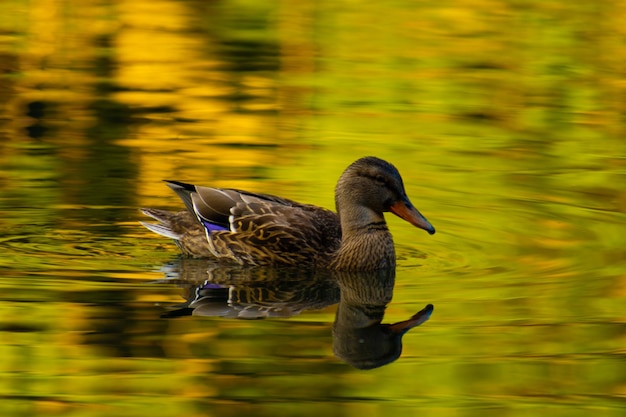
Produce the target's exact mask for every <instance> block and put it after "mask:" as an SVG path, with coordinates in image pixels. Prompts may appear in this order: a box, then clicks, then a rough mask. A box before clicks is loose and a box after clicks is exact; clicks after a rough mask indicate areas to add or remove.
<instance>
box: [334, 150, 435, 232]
mask: <svg viewBox="0 0 626 417" xmlns="http://www.w3.org/2000/svg"><path fill="white" fill-rule="evenodd" d="M335 199H336V205H337V212H338V213H339V215H340V217H341V221H342V223H343V222H344V221H345V220H348V219H346V218H345V217H346V214H348V213H349V214H348V215H349V216H350V217H352V218H355V219H357V218H359V219H362V220H363V221H369V222H371V221H372V216H373V215H378V217H380V218H381V220H382V213H384V212H392V213H393V214H395V215H396V216H398V217H400V218H402V219H404V220H406V221H407V222H409V223H411V224H412V225H413V226H416V227H419V228H420V229H424V230H426V231H427V232H428V233H429V234H431V235H432V234H433V233H435V228H434V227H433V226H432V225H431V224H430V223H429V222H428V220H426V218H425V217H424V216H422V214H421V213H420V212H419V211H418V210H417V209H416V208H415V207H414V206H413V204H412V203H411V201H410V200H409V198H408V197H407V195H406V191H405V190H404V184H403V183H402V177H401V176H400V173H399V172H398V170H397V169H396V167H394V166H393V165H391V164H390V163H389V162H386V161H383V160H382V159H380V158H376V157H373V156H368V157H365V158H361V159H359V160H357V161H355V162H354V163H352V164H351V165H350V166H349V167H348V168H346V170H345V171H344V173H343V174H342V175H341V177H340V178H339V181H338V183H337V188H336V190H335Z"/></svg>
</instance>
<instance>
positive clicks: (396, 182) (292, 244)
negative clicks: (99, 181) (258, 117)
mask: <svg viewBox="0 0 626 417" xmlns="http://www.w3.org/2000/svg"><path fill="white" fill-rule="evenodd" d="M167 183H168V186H169V187H170V188H172V189H173V190H174V191H175V192H176V193H177V194H178V195H179V196H180V197H181V199H182V200H183V202H184V203H185V206H186V207H187V211H183V212H178V213H172V212H168V211H164V210H158V209H142V212H143V213H144V214H146V215H148V216H150V217H153V218H154V219H156V220H158V221H159V222H160V223H159V224H151V223H143V222H142V224H143V225H144V226H146V227H147V228H148V229H150V230H152V231H153V232H156V233H158V234H161V235H163V236H167V237H170V238H173V239H174V240H175V241H176V243H177V245H178V246H179V247H180V248H181V250H182V252H183V254H185V255H187V256H192V257H215V258H217V259H221V260H230V261H232V262H235V263H238V264H241V265H285V266H299V267H321V268H330V269H334V270H350V271H365V270H376V269H381V268H393V267H394V266H395V251H394V245H393V240H392V238H391V234H390V233H389V230H388V228H387V224H386V223H385V219H384V217H383V212H386V211H391V212H392V213H394V214H396V215H398V216H399V217H401V218H403V219H404V220H406V221H408V222H409V223H411V224H413V225H414V226H416V227H420V228H422V229H424V230H426V231H428V232H429V233H430V234H432V233H435V229H434V228H433V227H432V226H431V225H430V223H428V221H427V220H426V219H425V218H424V217H423V216H422V215H421V214H420V213H419V212H418V211H417V210H416V209H415V208H414V207H413V205H412V204H411V202H410V201H409V199H408V197H407V196H406V193H405V191H404V185H403V183H402V178H401V177H400V174H399V173H398V170H397V169H396V168H395V167H394V166H393V165H391V164H389V163H388V162H385V161H383V160H381V159H379V158H375V157H366V158H361V159H359V160H358V161H356V162H354V163H353V164H351V165H350V166H349V167H348V168H347V169H346V170H345V171H344V173H343V174H342V175H341V177H340V178H339V181H338V183H337V187H336V190H335V202H336V206H337V214H335V213H333V212H332V211H329V210H326V209H324V208H321V207H316V206H312V205H308V204H301V203H297V202H295V201H292V200H288V199H284V198H281V197H276V196H272V195H267V194H254V193H250V192H247V191H241V190H234V189H220V188H209V187H201V186H195V185H191V184H185V183H181V182H177V181H168V182H167ZM194 217H195V218H194Z"/></svg>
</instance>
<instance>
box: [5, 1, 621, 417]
mask: <svg viewBox="0 0 626 417" xmlns="http://www.w3.org/2000/svg"><path fill="white" fill-rule="evenodd" d="M622 9H623V7H621V5H620V3H619V2H617V3H615V2H614V3H611V4H608V3H606V4H595V3H594V4H583V3H576V2H562V1H548V2H545V1H544V2H534V1H529V2H526V3H524V4H522V3H516V2H504V3H490V2H486V1H480V0H472V1H469V0H468V1H463V2H460V3H459V2H445V1H444V2H438V3H437V4H426V3H424V4H415V2H409V1H398V2H393V4H386V3H384V4H383V3H369V2H354V3H350V2H348V3H335V2H321V3H320V2H307V1H304V2H297V3H281V4H274V3H268V2H258V1H252V0H249V1H222V2H210V3H207V4H204V3H201V2H192V1H166V0H159V1H151V2H144V1H140V0H129V1H124V2H117V3H115V4H109V3H101V4H89V5H87V4H85V5H83V4H68V3H66V2H58V1H48V2H43V3H38V2H31V3H25V2H22V1H17V0H13V1H7V2H3V3H2V5H0V15H2V16H4V17H5V18H3V19H2V20H1V21H0V69H1V72H0V73H1V75H0V97H2V103H3V106H2V108H1V109H2V110H0V190H1V191H0V253H2V256H1V257H0V356H1V357H2V361H1V362H0V363H1V365H0V376H1V377H0V409H2V410H3V415H6V416H22V415H28V416H31V415H41V416H51V415H59V414H62V415H75V416H87V415H89V416H110V415H117V414H119V415H126V416H135V415H136V416H140V415H141V416H145V415H148V414H154V415H164V416H169V415H172V416H174V415H176V416H179V415H182V414H187V415H220V416H229V415H272V416H276V415H294V414H299V415H312V416H313V415H315V416H318V415H321V414H324V415H355V414H367V415H372V416H378V415H380V416H383V415H385V416H386V415H390V413H391V414H398V413H402V414H403V415H411V416H412V415H415V416H418V415H419V416H422V415H432V416H449V415H464V416H489V415H494V416H503V415H507V416H516V417H517V416H527V415H533V416H534V415H544V414H548V413H550V415H554V416H568V417H569V416H587V415H589V414H593V415H598V416H621V415H623V414H624V409H625V408H626V403H625V398H626V369H625V365H624V364H625V363H626V362H625V361H624V355H625V354H626V350H625V349H624V346H625V345H626V324H625V323H626V321H625V320H626V317H625V315H624V311H625V310H624V306H625V305H626V304H625V301H626V300H625V297H626V275H625V273H624V271H626V250H625V249H624V248H625V247H626V241H625V237H624V236H625V234H624V230H625V225H626V214H625V213H626V188H625V187H624V186H623V184H624V183H626V175H625V174H626V142H625V141H624V139H623V138H624V123H623V121H624V118H625V112H624V106H623V100H622V98H623V96H624V94H623V90H624V87H623V62H624V61H625V60H626V57H625V56H624V52H623V48H621V45H622V43H623V42H622V40H623V38H624V28H623V24H622V22H623V14H624V13H623V10H622ZM364 155H376V156H379V157H381V158H384V159H386V160H389V161H390V162H392V163H394V164H395V165H396V166H397V167H398V169H399V170H400V172H401V173H402V175H403V178H404V182H405V186H406V188H407V193H408V195H409V197H410V198H411V200H412V202H413V203H414V204H415V205H416V206H417V207H418V208H419V209H420V211H421V212H422V213H424V214H425V215H426V217H427V218H428V219H429V220H430V221H431V222H432V223H433V224H434V226H435V227H436V228H437V234H436V235H434V236H429V235H427V234H426V233H424V232H423V231H421V230H418V229H415V228H413V227H411V226H410V225H408V224H406V223H405V222H403V221H401V220H400V219H398V218H395V217H393V216H387V217H388V223H389V225H390V229H391V230H392V233H393V235H394V238H395V241H396V247H397V254H398V258H399V259H398V268H397V270H396V271H395V288H394V292H393V299H392V300H391V302H390V303H389V305H388V307H387V309H386V310H385V316H384V320H383V323H395V322H399V321H401V320H405V319H407V318H408V317H410V316H411V315H413V314H414V313H415V312H417V311H419V310H420V309H422V308H423V307H424V306H425V305H426V304H428V303H432V304H434V306H435V311H434V312H433V315H432V316H431V318H430V320H429V321H428V322H426V323H423V324H422V325H421V326H420V327H418V328H416V329H413V330H411V331H410V332H409V333H407V334H406V335H405V336H404V338H403V342H404V348H403V352H402V356H401V357H400V358H399V359H398V360H397V361H395V362H393V363H391V364H389V365H386V366H382V367H380V368H377V369H374V370H369V371H363V370H359V369H355V368H353V367H351V366H349V365H348V364H346V363H345V362H344V361H342V360H340V359H339V358H337V357H336V356H335V355H334V354H333V322H334V321H335V315H336V308H337V307H336V305H334V304H329V305H324V306H321V305H318V306H316V308H314V309H312V310H309V309H303V310H302V311H298V312H297V314H295V315H291V316H289V317H268V318H266V319H261V320H241V319H233V318H228V317H216V316H206V315H192V316H182V317H177V318H164V317H162V316H163V315H164V314H166V313H167V312H169V311H172V309H175V308H176V307H177V306H178V305H179V304H181V303H183V302H184V301H185V296H188V295H189V294H188V292H187V291H188V289H186V288H185V287H184V286H182V285H181V283H180V282H175V281H171V280H168V279H170V278H171V274H172V265H179V262H180V261H179V260H178V258H177V256H178V252H177V248H176V247H175V245H174V244H173V243H171V242H169V241H168V240H167V239H164V238H161V237H159V236H156V235H154V234H152V233H151V232H149V231H148V230H146V229H144V228H142V227H141V226H140V225H139V223H138V221H139V220H142V218H141V217H142V216H141V214H140V213H139V212H138V210H137V209H138V208H139V207H160V208H166V209H168V208H169V209H177V208H180V207H182V205H181V203H180V202H179V201H178V200H177V197H176V196H175V195H173V193H171V191H170V190H169V189H168V188H167V187H166V186H165V185H164V184H163V183H162V182H161V180H162V179H177V180H184V181H190V182H196V183H201V184H205V185H214V186H219V187H234V188H243V189H249V190H252V191H257V192H269V193H273V194H278V195H282V196H285V197H288V198H292V199H297V200H301V201H304V202H309V203H314V204H319V205H323V206H325V207H329V208H332V207H333V205H334V203H333V201H334V200H333V189H334V185H335V181H336V180H337V178H338V177H339V175H340V174H341V172H342V171H343V169H344V168H345V167H346V166H347V165H348V164H349V163H351V162H352V161H354V160H356V159H358V158H359V157H361V156H364ZM199 275H200V276H202V273H199Z"/></svg>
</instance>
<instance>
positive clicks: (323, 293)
mask: <svg viewBox="0 0 626 417" xmlns="http://www.w3.org/2000/svg"><path fill="white" fill-rule="evenodd" d="M164 271H165V273H166V275H167V276H168V279H167V282H174V281H176V282H178V283H179V284H180V285H181V286H182V287H183V288H184V289H185V298H186V300H187V301H186V302H185V303H183V304H181V305H179V306H177V308H175V309H172V310H170V311H167V312H166V313H164V314H163V316H162V317H164V318H174V317H180V316H187V315H195V316H211V317H224V318H231V319H263V318H271V317H282V318H285V317H292V316H294V315H297V314H299V313H301V312H302V311H305V310H317V309H322V308H324V307H328V306H331V305H333V304H338V306H337V313H336V315H335V321H334V323H333V328H332V334H333V352H334V354H335V356H337V357H338V358H339V359H341V360H343V361H344V362H346V363H348V364H350V365H352V366H353V367H355V368H359V369H373V368H377V367H380V366H383V365H386V364H389V363H391V362H393V361H395V360H396V359H398V358H399V357H400V355H401V353H402V336H403V335H404V334H405V333H406V332H408V331H409V330H410V329H412V328H414V327H417V326H419V325H420V324H422V323H424V322H425V321H427V320H428V319H429V318H430V316H431V314H432V312H433V309H434V307H433V305H432V304H428V305H427V306H426V307H425V308H424V309H422V310H420V311H418V312H417V313H416V314H414V315H413V316H411V317H410V318H408V319H407V320H403V321H400V322H397V323H392V324H388V323H387V324H383V323H382V321H383V319H384V315H385V310H386V308H387V305H388V304H389V303H390V302H391V299H392V296H393V288H394V282H395V270H393V269H391V270H380V271H368V272H338V271H328V270H322V271H313V270H298V269H296V268H246V267H225V266H223V265H216V264H215V263H214V262H209V261H206V260H197V259H180V260H178V261H176V262H174V263H171V264H169V265H168V266H167V267H166V268H164Z"/></svg>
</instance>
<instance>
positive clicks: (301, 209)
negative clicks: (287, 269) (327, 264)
mask: <svg viewBox="0 0 626 417" xmlns="http://www.w3.org/2000/svg"><path fill="white" fill-rule="evenodd" d="M177 192H178V191H177ZM179 195H180V193H179ZM186 195H188V196H189V200H190V202H191V208H192V210H193V212H194V213H195V214H196V215H197V216H198V219H199V220H200V222H201V223H202V224H203V225H204V226H205V228H206V230H207V239H208V241H209V246H210V247H211V251H212V252H213V253H214V254H215V255H216V256H217V257H220V258H228V259H232V260H233V261H235V262H237V263H239V264H243V265H293V266H307V265H308V266H311V265H316V264H320V263H323V259H324V257H330V254H331V253H333V252H334V251H336V250H337V248H338V247H339V243H340V240H341V228H340V225H339V218H338V217H337V215H336V214H335V213H333V212H331V211H329V210H326V209H323V208H320V207H316V206H312V205H305V204H300V203H297V202H295V201H292V200H288V199H284V198H281V197H276V196H272V195H267V194H254V193H249V192H245V191H240V190H234V189H219V188H209V187H198V186H196V187H195V189H194V191H193V192H189V193H188V194H186ZM185 204H186V205H187V204H188V203H187V202H186V203H185Z"/></svg>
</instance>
